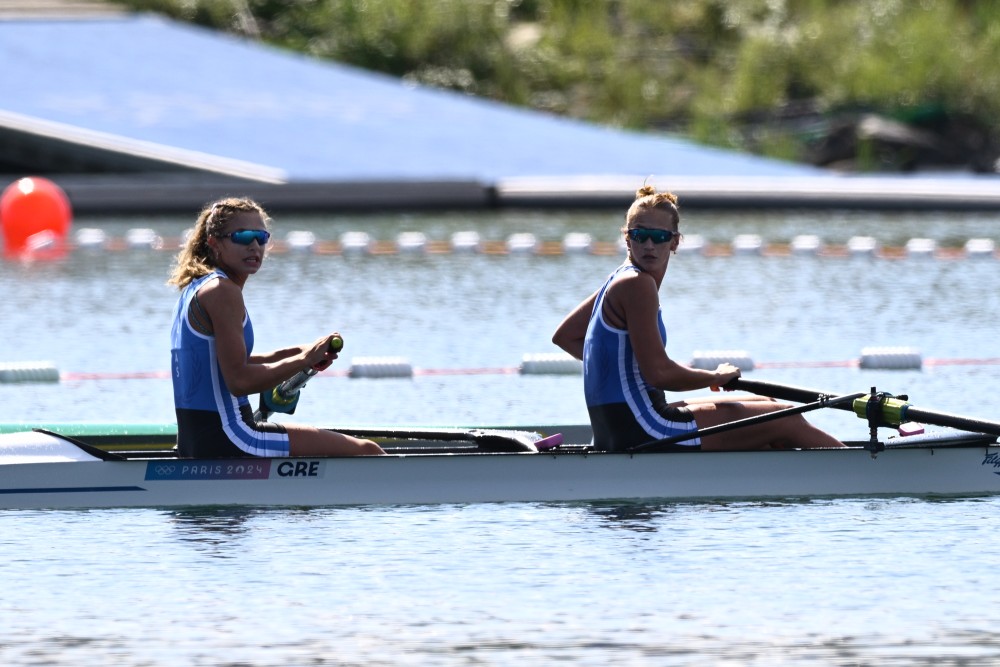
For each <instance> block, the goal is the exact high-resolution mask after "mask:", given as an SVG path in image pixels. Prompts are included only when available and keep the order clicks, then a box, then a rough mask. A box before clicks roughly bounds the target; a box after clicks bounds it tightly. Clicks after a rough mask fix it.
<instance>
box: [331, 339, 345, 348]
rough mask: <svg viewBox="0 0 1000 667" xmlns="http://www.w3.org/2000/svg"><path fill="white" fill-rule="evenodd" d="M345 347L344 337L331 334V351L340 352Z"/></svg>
mask: <svg viewBox="0 0 1000 667" xmlns="http://www.w3.org/2000/svg"><path fill="white" fill-rule="evenodd" d="M343 349H344V339H343V338H341V337H340V336H330V351H331V352H340V351H341V350H343Z"/></svg>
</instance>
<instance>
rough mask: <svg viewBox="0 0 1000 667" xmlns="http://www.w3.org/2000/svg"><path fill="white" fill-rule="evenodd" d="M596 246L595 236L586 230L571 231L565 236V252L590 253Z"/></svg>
mask: <svg viewBox="0 0 1000 667" xmlns="http://www.w3.org/2000/svg"><path fill="white" fill-rule="evenodd" d="M593 247H594V238H593V237H592V236H591V235H590V234H587V233H586V232H570V233H569V234H567V235H566V236H565V238H563V252H565V253H567V254H569V253H580V254H586V253H589V252H590V251H591V250H592V249H593Z"/></svg>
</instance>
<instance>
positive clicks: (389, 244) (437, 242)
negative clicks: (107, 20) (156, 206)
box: [67, 228, 1000, 260]
mask: <svg viewBox="0 0 1000 667" xmlns="http://www.w3.org/2000/svg"><path fill="white" fill-rule="evenodd" d="M183 241H184V239H183V238H165V237H162V236H160V235H159V234H157V233H156V232H155V231H154V230H152V229H130V230H128V231H127V232H126V234H125V236H124V237H120V238H119V237H111V236H108V234H106V233H105V232H104V231H103V230H101V229H96V228H82V229H79V230H77V232H76V233H75V234H74V236H73V238H72V239H71V240H70V241H68V242H67V245H68V247H69V248H70V249H71V250H107V251H112V252H115V251H122V250H142V249H146V250H165V251H169V252H176V251H177V250H178V249H179V248H180V247H181V245H182V244H183ZM269 252H272V253H290V252H301V253H308V254H315V255H338V256H347V255H350V256H374V257H377V256H383V255H443V254H450V253H462V252H468V253H475V254H482V255H537V256H543V257H544V256H562V255H571V254H586V255H603V256H614V255H619V254H621V253H622V252H624V245H623V244H622V242H620V241H600V240H594V239H593V238H592V237H591V236H590V235H589V234H585V233H580V232H574V233H570V234H567V235H566V236H565V237H564V238H563V239H562V240H543V239H539V238H538V237H537V236H536V235H534V234H531V233H526V232H520V233H516V234H511V235H510V236H509V237H508V238H506V239H482V238H481V237H480V236H479V234H478V232H475V231H463V232H456V233H454V234H452V236H451V238H450V239H449V240H441V239H428V238H427V237H426V236H425V235H424V234H423V233H422V232H402V233H400V234H399V235H398V236H397V238H396V239H394V240H387V239H375V238H373V237H371V236H370V235H369V234H368V233H367V232H360V231H354V232H346V233H344V234H342V235H341V236H340V238H339V239H338V240H323V239H317V238H316V236H315V234H313V233H312V232H309V231H301V230H300V231H291V232H289V233H288V234H286V235H285V237H284V238H282V239H277V238H275V239H272V241H271V244H270V247H269ZM680 253H681V254H682V255H701V256H704V257H734V256H759V257H791V256H812V257H833V258H841V257H876V258H879V259H903V258H911V257H929V258H934V259H943V260H948V259H966V258H984V259H998V258H1000V250H998V249H997V247H996V243H995V242H994V241H993V239H989V238H970V239H968V240H967V241H965V242H964V243H963V244H962V245H961V246H954V245H949V246H941V245H939V244H938V242H937V241H935V240H933V239H927V238H912V239H910V240H909V241H907V242H906V243H905V244H904V245H902V246H887V245H883V244H882V243H880V242H879V241H878V240H877V239H875V238H874V237H870V236H855V237H852V238H850V239H848V241H847V242H846V243H843V244H827V243H825V242H824V241H822V240H821V239H820V238H819V237H817V236H814V235H811V234H803V235H800V236H796V237H795V238H793V239H792V240H791V241H789V242H768V241H765V240H763V239H762V238H761V237H759V236H758V235H755V234H739V235H737V236H736V237H735V238H734V239H733V240H732V241H731V242H729V243H721V242H714V241H709V240H706V239H704V238H703V237H701V236H699V235H696V234H689V235H686V236H685V237H684V242H683V243H682V244H681V246H680Z"/></svg>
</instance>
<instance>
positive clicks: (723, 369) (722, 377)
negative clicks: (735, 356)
mask: <svg viewBox="0 0 1000 667" xmlns="http://www.w3.org/2000/svg"><path fill="white" fill-rule="evenodd" d="M715 374H716V376H718V380H717V381H716V382H713V383H712V391H719V389H720V388H721V389H722V390H723V391H734V387H732V386H729V385H730V383H731V382H732V381H733V380H736V379H737V378H739V377H740V369H739V368H737V367H736V366H734V365H732V364H728V363H726V364H719V365H718V367H717V368H716V369H715Z"/></svg>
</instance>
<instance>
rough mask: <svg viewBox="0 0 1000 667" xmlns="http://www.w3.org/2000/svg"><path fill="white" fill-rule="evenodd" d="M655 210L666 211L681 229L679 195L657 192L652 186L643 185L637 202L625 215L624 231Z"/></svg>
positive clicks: (637, 196)
mask: <svg viewBox="0 0 1000 667" xmlns="http://www.w3.org/2000/svg"><path fill="white" fill-rule="evenodd" d="M653 210H660V211H666V212H667V213H669V214H670V215H671V216H672V217H673V220H674V224H676V225H677V226H678V228H679V227H680V224H681V211H680V207H679V206H678V204H677V195H675V194H674V193H672V192H657V191H656V188H654V187H653V186H652V185H643V186H642V187H641V188H639V189H638V190H636V192H635V201H633V202H632V205H631V206H629V209H628V213H626V214H625V227H623V228H622V231H624V230H625V229H628V225H629V223H630V222H632V221H634V220H635V219H636V218H637V217H639V216H640V215H642V214H643V213H646V212H647V211H653Z"/></svg>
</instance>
